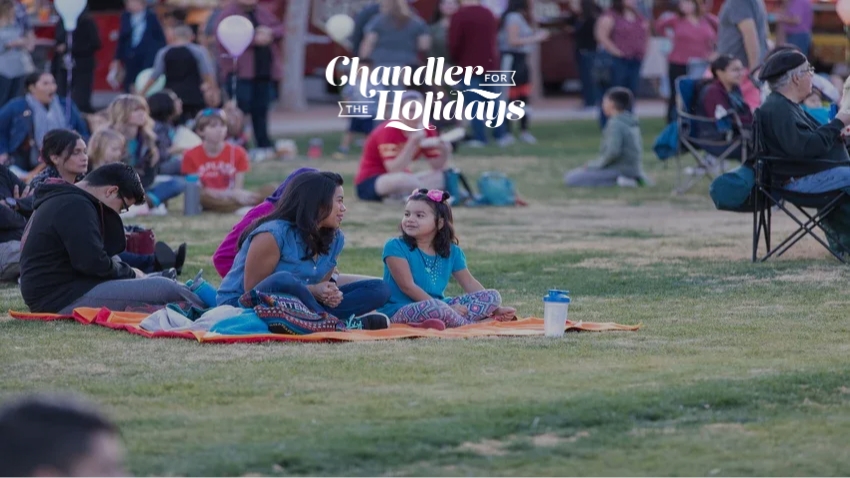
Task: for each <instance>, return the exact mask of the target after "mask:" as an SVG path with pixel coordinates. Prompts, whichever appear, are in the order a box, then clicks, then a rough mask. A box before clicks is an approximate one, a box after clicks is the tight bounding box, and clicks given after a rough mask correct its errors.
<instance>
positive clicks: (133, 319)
mask: <svg viewBox="0 0 850 478" xmlns="http://www.w3.org/2000/svg"><path fill="white" fill-rule="evenodd" d="M9 315H11V316H12V317H14V318H15V319H19V320H42V321H50V320H76V321H77V322H80V323H82V324H96V325H100V326H102V327H108V328H110V329H115V330H124V331H127V332H130V333H131V334H134V335H141V336H142V337H147V338H162V337H167V338H181V339H193V340H197V341H198V342H203V343H242V342H269V341H274V342H362V341H371V340H393V339H415V338H422V337H435V338H442V339H459V338H469V337H494V336H535V335H543V319H538V318H533V317H531V318H527V319H521V320H516V321H511V322H484V323H480V324H474V325H467V326H464V327H458V328H455V329H446V330H442V331H437V330H432V329H419V328H415V327H410V326H408V325H400V324H393V325H392V326H391V327H390V328H388V329H384V330H352V331H348V332H321V333H315V334H309V335H282V334H272V333H268V334H251V335H222V334H218V333H215V332H207V331H180V332H163V331H160V332H148V331H147V330H144V329H142V328H141V327H139V324H140V323H141V322H142V321H143V320H144V319H145V318H146V317H148V314H138V313H134V312H113V311H111V310H109V309H105V308H104V309H89V308H79V309H75V310H74V315H73V316H67V315H57V314H32V313H26V312H15V311H9ZM639 328H640V325H620V324H615V323H613V322H570V321H567V332H579V331H588V332H605V331H615V330H620V331H632V332H634V331H637V330H638V329H639Z"/></svg>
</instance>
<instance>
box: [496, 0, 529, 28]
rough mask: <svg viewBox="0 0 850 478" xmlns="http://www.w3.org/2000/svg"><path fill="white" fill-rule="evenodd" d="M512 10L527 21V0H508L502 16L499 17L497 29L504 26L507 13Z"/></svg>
mask: <svg viewBox="0 0 850 478" xmlns="http://www.w3.org/2000/svg"><path fill="white" fill-rule="evenodd" d="M514 12H516V13H519V14H521V15H522V16H523V17H524V18H525V20H526V21H528V14H529V12H528V0H508V7H507V8H505V12H504V13H502V18H500V19H499V30H501V29H502V27H504V26H505V19H506V18H507V17H508V14H509V13H514Z"/></svg>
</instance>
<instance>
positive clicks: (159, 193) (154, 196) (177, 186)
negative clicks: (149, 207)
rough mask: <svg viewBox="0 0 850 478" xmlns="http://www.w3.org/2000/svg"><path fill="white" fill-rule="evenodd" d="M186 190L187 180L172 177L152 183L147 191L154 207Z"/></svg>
mask: <svg viewBox="0 0 850 478" xmlns="http://www.w3.org/2000/svg"><path fill="white" fill-rule="evenodd" d="M185 190H186V182H185V181H183V180H182V179H170V180H168V181H162V182H160V183H156V184H153V185H151V187H150V188H149V189H148V190H147V191H146V194H147V196H148V199H150V201H151V203H152V204H153V206H154V207H156V206H159V205H160V204H162V203H164V202H167V201H168V200H169V199H174V198H176V197H177V196H179V195H181V194H183V191H185Z"/></svg>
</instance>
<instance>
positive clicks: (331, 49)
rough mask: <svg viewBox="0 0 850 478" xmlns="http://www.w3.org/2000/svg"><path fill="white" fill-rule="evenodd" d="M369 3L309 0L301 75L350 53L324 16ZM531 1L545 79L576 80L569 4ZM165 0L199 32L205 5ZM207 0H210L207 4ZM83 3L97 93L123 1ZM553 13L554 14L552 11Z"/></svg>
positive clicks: (428, 13) (43, 21)
mask: <svg viewBox="0 0 850 478" xmlns="http://www.w3.org/2000/svg"><path fill="white" fill-rule="evenodd" d="M226 1H227V0H221V1H220V2H219V3H225V2H226ZM374 1H375V0H313V2H312V8H311V15H310V19H309V27H308V35H309V37H308V39H307V47H306V61H305V71H304V74H305V75H308V76H315V75H320V76H321V75H324V71H325V68H326V66H327V65H328V63H329V62H330V61H331V59H333V58H334V57H336V56H340V55H348V56H351V52H349V51H348V50H347V49H346V48H345V47H343V46H342V45H339V44H337V43H336V42H334V41H332V40H331V39H330V38H329V37H328V36H327V35H325V32H324V24H325V21H326V20H327V18H329V17H330V16H332V15H334V14H337V13H346V14H349V15H351V16H352V17H354V16H356V14H357V12H359V11H360V9H361V8H363V7H364V6H366V5H368V4H370V3H373V2H374ZM535 1H536V2H539V3H541V4H544V3H550V4H553V5H557V8H556V9H555V10H554V11H552V10H551V9H550V11H552V12H553V14H551V15H549V16H548V18H545V19H543V20H542V21H541V27H544V28H549V29H550V30H551V31H552V36H551V38H550V40H549V41H547V42H546V43H544V44H543V45H542V46H541V58H542V61H541V63H542V76H543V81H544V83H549V84H557V85H560V84H561V83H563V82H564V81H565V80H568V79H575V78H577V77H578V71H577V69H576V65H575V58H574V52H573V50H574V46H573V45H574V43H573V38H572V34H571V33H568V32H567V31H565V30H564V29H563V28H562V26H563V19H564V18H565V17H566V16H568V15H569V7H568V3H567V2H565V1H561V0H548V1H547V0H535ZM50 3H51V2H50V0H44V4H45V5H43V6H41V7H40V8H39V9H38V10H40V11H41V14H40V15H37V16H38V17H39V19H38V20H35V21H34V24H35V25H36V36H37V37H38V38H39V45H40V46H41V47H42V48H44V49H45V50H47V55H46V57H47V59H48V60H49V59H50V58H51V57H52V51H53V50H52V44H53V40H54V35H55V24H56V21H57V18H56V17H55V15H47V14H46V13H47V10H46V9H49V8H50ZM170 3H171V2H169V1H168V0H159V1H158V2H157V6H156V8H157V11H158V12H159V13H160V14H161V18H162V17H163V16H164V15H165V14H166V13H167V12H169V11H170V10H173V9H175V8H183V9H186V10H187V11H188V13H189V16H188V19H187V22H188V23H190V24H195V25H199V28H200V29H201V30H202V29H203V26H204V24H205V23H206V20H207V18H208V16H209V13H210V9H209V8H208V7H201V6H199V7H191V6H189V7H187V6H185V5H186V4H191V3H192V2H191V1H181V2H174V4H173V5H171V4H170ZM206 3H207V4H209V2H206ZM261 3H263V4H264V5H266V6H268V7H270V8H271V9H272V10H274V11H275V13H277V15H278V16H279V17H280V18H281V20H283V18H284V15H285V13H286V3H287V2H286V1H285V0H274V1H265V0H261ZM438 4H439V0H416V1H415V2H414V3H413V7H414V8H415V10H416V11H417V13H418V14H419V16H420V17H422V18H423V19H425V20H426V21H428V22H430V20H431V18H433V16H434V13H435V10H436V9H437V6H438ZM88 6H89V11H90V13H91V15H92V17H93V18H94V21H95V23H97V26H98V29H99V31H100V35H101V42H102V44H103V47H102V48H101V50H100V51H99V52H98V54H97V66H96V70H95V84H94V89H95V91H96V92H110V91H112V90H111V89H110V87H109V85H108V84H107V82H106V76H107V74H108V70H109V64H110V62H111V61H112V58H113V56H114V55H115V48H116V41H117V39H118V30H119V25H120V16H121V12H122V11H123V9H124V2H123V0H89V4H88ZM554 12H559V13H558V14H554ZM48 17H50V18H48Z"/></svg>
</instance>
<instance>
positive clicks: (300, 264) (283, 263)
mask: <svg viewBox="0 0 850 478" xmlns="http://www.w3.org/2000/svg"><path fill="white" fill-rule="evenodd" d="M342 184H343V181H342V177H341V176H340V175H338V174H336V173H331V172H309V173H303V174H300V175H298V176H297V177H295V178H294V179H293V180H292V182H291V183H290V184H289V186H288V187H287V188H286V190H285V191H284V193H283V197H282V198H281V200H280V201H278V203H277V205H276V206H275V209H274V210H273V211H272V212H271V213H269V214H268V215H266V216H264V217H262V218H261V219H258V220H257V221H256V222H255V223H254V224H252V225H251V226H249V227H248V228H247V229H245V231H244V232H243V233H242V236H241V237H240V238H239V252H238V253H237V254H236V259H235V260H234V262H233V268H231V269H230V272H228V273H227V275H226V276H225V277H224V280H223V281H222V282H221V287H220V288H219V290H218V296H217V297H216V299H217V300H216V301H217V303H218V305H232V306H238V305H239V298H240V297H241V296H242V295H243V294H244V293H245V292H246V291H250V290H252V289H254V290H258V291H260V292H265V293H269V294H286V295H291V296H294V297H297V298H298V299H300V300H301V301H302V302H303V303H304V305H306V306H307V307H308V308H310V309H311V310H313V311H314V312H317V313H320V314H321V313H325V312H327V313H329V314H331V315H333V316H335V317H337V318H339V319H342V320H348V319H350V318H352V316H354V317H357V318H360V319H361V320H362V326H363V328H364V329H373V328H386V327H387V326H388V324H389V319H387V317H386V316H384V315H382V314H377V313H374V314H367V313H368V312H371V311H374V310H375V309H377V308H378V307H380V306H382V305H384V303H386V301H387V299H388V298H389V289H388V288H387V286H386V284H384V282H383V281H382V280H380V279H372V280H360V281H356V282H352V283H350V284H346V285H343V286H341V287H337V284H336V279H335V276H336V266H337V259H338V257H339V253H340V252H342V248H343V245H344V243H345V238H344V236H343V234H342V231H340V230H339V226H340V224H341V223H342V219H343V216H344V215H345V205H344V204H343V189H342ZM364 314H366V315H364Z"/></svg>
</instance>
